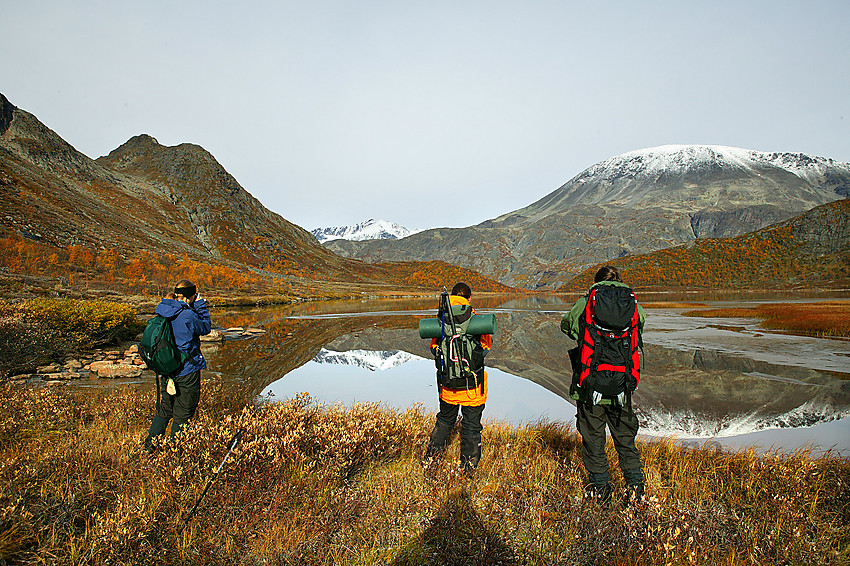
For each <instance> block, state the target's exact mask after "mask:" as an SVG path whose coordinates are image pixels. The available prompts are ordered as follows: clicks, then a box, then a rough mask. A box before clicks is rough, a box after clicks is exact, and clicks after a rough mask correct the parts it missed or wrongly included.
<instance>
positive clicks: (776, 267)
mask: <svg viewBox="0 0 850 566" xmlns="http://www.w3.org/2000/svg"><path fill="white" fill-rule="evenodd" d="M615 263H616V265H617V266H618V268H619V269H620V271H621V272H622V274H623V278H624V280H626V281H628V282H629V284H630V285H632V286H635V287H644V288H646V287H650V288H651V287H658V288H670V287H689V288H723V289H726V288H735V287H758V288H787V287H789V286H813V285H818V286H828V285H832V286H835V287H846V286H847V285H848V284H850V199H843V200H839V201H834V202H831V203H828V204H824V205H821V206H818V207H816V208H813V209H812V210H810V211H808V212H806V213H805V214H802V215H800V216H797V217H795V218H792V219H790V220H786V221H784V222H780V223H778V224H775V225H773V226H769V227H767V228H763V229H761V230H757V231H755V232H751V233H749V234H744V235H742V236H736V237H734V238H708V239H701V240H697V241H695V242H691V243H689V244H685V245H682V246H676V247H673V248H668V249H665V250H659V251H656V252H652V253H649V254H640V255H636V256H630V257H624V258H620V259H618V260H617V261H616V262H615ZM601 266H602V264H601V263H600V264H598V265H594V266H592V267H590V268H588V269H586V270H585V271H583V272H582V273H581V274H580V275H579V276H577V277H576V278H575V279H573V280H572V281H570V282H569V283H568V284H566V285H564V286H563V287H562V288H561V289H560V290H562V291H581V290H584V289H587V288H588V287H589V286H590V285H591V284H592V283H593V275H594V274H595V273H596V271H597V269H599V267H601Z"/></svg>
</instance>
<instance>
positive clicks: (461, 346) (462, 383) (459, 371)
mask: <svg viewBox="0 0 850 566" xmlns="http://www.w3.org/2000/svg"><path fill="white" fill-rule="evenodd" d="M447 302H448V301H446V303H447ZM444 304H445V303H444ZM438 316H439V318H440V320H441V322H442V326H443V331H442V335H441V336H440V338H439V343H438V349H437V355H436V359H435V363H436V366H437V382H438V383H439V384H440V387H446V388H448V389H455V390H468V389H475V388H477V387H479V386H480V385H481V374H482V370H483V368H484V351H483V348H482V347H481V344H479V343H478V342H477V341H476V340H474V339H473V337H472V335H470V334H467V330H468V328H469V321H470V320H471V319H472V307H471V306H469V305H451V307H450V308H449V309H446V308H445V307H444V306H443V307H441V308H440V312H439V313H438Z"/></svg>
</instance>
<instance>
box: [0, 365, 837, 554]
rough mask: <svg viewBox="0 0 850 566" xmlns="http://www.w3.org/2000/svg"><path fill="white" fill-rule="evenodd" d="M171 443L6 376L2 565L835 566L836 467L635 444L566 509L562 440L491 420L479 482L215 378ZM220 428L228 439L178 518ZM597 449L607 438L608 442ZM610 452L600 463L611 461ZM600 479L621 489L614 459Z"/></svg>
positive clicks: (106, 410) (567, 449)
mask: <svg viewBox="0 0 850 566" xmlns="http://www.w3.org/2000/svg"><path fill="white" fill-rule="evenodd" d="M204 387H205V389H204V393H203V399H202V401H201V405H200V408H199V413H198V415H197V417H196V419H195V421H194V422H193V423H192V424H191V425H190V427H189V428H188V430H187V431H186V432H185V434H184V435H183V437H182V438H181V440H180V442H179V443H178V445H177V446H172V445H171V444H169V443H168V442H167V441H166V442H164V443H163V444H162V446H161V447H160V448H161V449H160V450H159V451H158V452H157V453H156V454H154V455H153V456H148V455H147V454H146V453H145V452H144V451H143V450H142V448H141V443H140V440H141V438H142V436H143V434H144V433H145V431H146V430H147V425H148V422H149V421H148V419H149V416H150V412H151V405H152V393H151V392H150V391H149V389H145V388H127V389H122V390H119V391H112V392H107V391H91V390H88V391H82V390H79V389H75V388H70V387H28V386H24V385H9V384H7V385H5V386H4V390H3V395H2V401H0V402H2V404H3V410H2V412H0V415H2V416H0V477H2V482H3V485H4V486H6V489H4V490H2V493H0V509H2V511H1V512H2V515H0V560H2V561H5V562H6V563H9V564H41V563H74V564H105V563H107V562H109V563H133V564H164V563H165V564H172V563H191V564H261V563H263V564H267V563H271V564H398V565H402V564H633V563H640V564H670V563H673V564H763V563H773V564H836V563H842V562H843V563H847V561H848V559H850V528H848V516H850V513H848V511H850V461H848V460H847V459H845V458H841V457H838V456H836V455H834V454H826V455H822V456H815V455H813V454H811V453H809V452H806V451H804V450H803V451H797V452H794V453H792V454H785V455H782V454H767V455H757V454H756V453H755V452H753V451H746V450H745V451H740V452H723V451H718V450H714V449H711V448H707V447H706V448H703V449H692V448H685V447H682V446H679V445H677V444H675V443H673V442H669V441H651V442H642V443H640V449H641V451H642V454H643V459H644V462H645V466H646V474H647V482H648V483H647V497H646V500H645V502H644V503H642V504H641V505H638V506H632V507H624V506H623V505H622V504H621V503H620V501H619V499H616V500H615V501H614V502H613V503H612V504H611V505H610V506H608V507H598V506H594V505H590V504H587V503H585V502H583V501H582V498H581V494H582V492H583V487H584V472H583V469H582V465H581V459H580V455H579V450H580V444H581V443H580V437H578V436H577V434H576V433H575V432H574V431H573V430H571V429H570V428H569V427H568V426H566V425H563V424H561V423H557V422H549V423H546V422H544V423H537V424H533V425H527V426H509V425H505V424H499V423H489V424H488V425H487V426H486V428H485V431H484V441H485V450H484V458H483V460H482V462H481V466H480V468H479V470H478V471H477V474H476V476H475V477H474V478H472V479H467V478H465V477H464V476H463V475H462V474H460V473H459V472H458V470H457V460H458V454H457V444H458V443H457V441H456V440H455V441H453V442H452V444H451V445H450V446H451V448H450V450H449V451H448V453H447V455H446V458H445V460H444V461H443V463H442V464H440V466H438V467H437V468H436V470H435V471H434V473H429V474H426V473H425V471H424V470H423V468H422V467H421V465H420V461H419V460H420V456H421V450H422V447H423V444H424V442H425V440H426V438H427V434H428V431H429V430H430V427H431V425H432V416H431V415H430V414H425V413H424V412H423V411H422V410H421V408H420V407H415V406H414V407H411V408H409V409H407V410H404V411H398V410H393V409H388V408H385V407H381V406H376V405H369V404H363V405H356V406H354V407H349V408H345V407H341V406H322V405H319V404H316V403H315V402H313V401H312V400H310V399H309V398H308V397H305V396H302V397H298V398H295V399H289V400H285V401H282V402H279V403H263V404H256V403H254V402H253V401H250V400H248V399H245V398H244V397H243V396H242V395H241V393H240V392H239V391H236V390H233V389H231V388H232V387H233V386H232V385H225V384H223V383H220V382H217V381H215V380H214V379H213V380H209V381H207V382H206V383H205V385H204ZM238 428H244V430H245V434H244V436H243V442H242V443H241V444H240V445H239V446H238V447H237V448H236V449H235V450H234V454H233V456H232V458H231V459H230V460H229V461H228V463H227V465H226V466H225V467H224V468H223V469H222V472H221V474H220V476H219V477H218V479H217V481H216V483H215V484H213V487H212V489H211V490H210V491H209V493H208V494H207V496H206V498H205V499H204V501H203V503H202V505H201V507H200V508H199V510H198V513H197V515H196V517H195V518H194V519H193V520H192V521H191V522H190V523H189V525H188V526H187V527H186V528H185V529H181V527H182V518H183V517H185V515H186V513H187V512H188V510H189V509H190V508H191V507H192V505H193V504H194V502H195V501H196V499H197V497H198V496H199V495H200V493H201V491H202V489H203V487H204V484H205V483H206V481H207V479H208V478H209V477H210V475H211V473H212V471H213V470H214V469H215V467H217V465H218V464H219V463H220V461H221V458H222V457H223V455H224V453H225V451H226V443H227V441H228V440H229V439H230V438H231V437H232V435H233V433H234V432H235V431H236V430H237V429H238ZM609 448H610V449H611V452H612V456H613V447H611V446H609ZM615 460H616V458H615V457H614V458H613V460H612V461H615ZM612 471H613V478H614V481H615V483H616V484H617V485H618V486H620V488H622V478H621V477H619V475H618V471H617V470H616V468H614V470H612Z"/></svg>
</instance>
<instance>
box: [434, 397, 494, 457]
mask: <svg viewBox="0 0 850 566" xmlns="http://www.w3.org/2000/svg"><path fill="white" fill-rule="evenodd" d="M458 409H460V411H461V415H462V416H463V420H462V421H461V425H460V463H461V465H462V466H463V468H464V470H470V469H474V468H475V467H477V466H478V462H479V461H480V460H481V431H482V430H483V429H484V427H483V426H481V414H482V413H483V412H484V405H479V406H477V407H466V406H462V405H454V404H452V403H446V402H445V401H443V400H442V399H440V412H439V413H437V423H436V424H435V425H434V430H433V431H432V432H431V440H430V441H429V442H428V450H427V452H426V453H425V458H439V457H441V456H442V455H443V452H445V450H446V444H447V443H448V440H449V435H451V433H452V429H453V428H454V426H455V423H456V422H457V413H458Z"/></svg>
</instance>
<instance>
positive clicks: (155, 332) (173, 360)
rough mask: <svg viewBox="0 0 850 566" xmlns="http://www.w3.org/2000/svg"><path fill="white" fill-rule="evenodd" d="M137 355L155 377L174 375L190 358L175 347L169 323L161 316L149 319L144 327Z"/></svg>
mask: <svg viewBox="0 0 850 566" xmlns="http://www.w3.org/2000/svg"><path fill="white" fill-rule="evenodd" d="M139 355H140V356H141V357H142V360H144V362H145V364H146V365H147V366H148V369H151V370H153V371H155V372H156V374H157V375H174V374H175V373H177V372H178V371H179V370H180V368H182V367H183V364H185V363H186V360H188V359H189V358H190V357H191V356H190V355H189V354H186V353H184V352H181V351H180V348H178V347H177V342H175V340H174V329H172V328H171V321H169V320H168V319H167V318H165V317H164V316H161V315H156V316H155V317H153V318H152V319H150V320H149V321H148V324H147V326H145V332H144V334H142V343H141V345H140V347H139Z"/></svg>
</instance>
